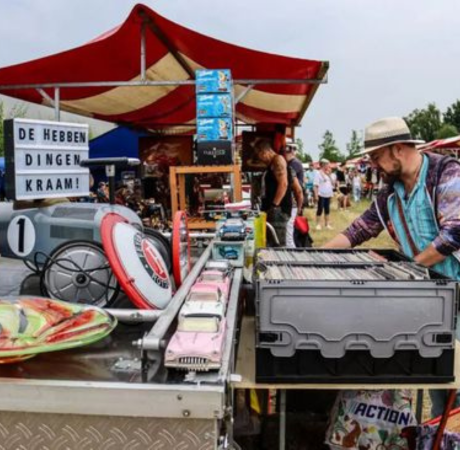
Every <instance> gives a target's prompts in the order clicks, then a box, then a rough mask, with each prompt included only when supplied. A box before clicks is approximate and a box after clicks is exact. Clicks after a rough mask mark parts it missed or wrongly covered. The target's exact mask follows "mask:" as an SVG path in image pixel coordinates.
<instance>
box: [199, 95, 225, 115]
mask: <svg viewBox="0 0 460 450" xmlns="http://www.w3.org/2000/svg"><path fill="white" fill-rule="evenodd" d="M232 113H233V104H232V96H231V94H198V95H197V96H196V116H197V117H205V118H210V117H232Z"/></svg>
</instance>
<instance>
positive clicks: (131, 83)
mask: <svg viewBox="0 0 460 450" xmlns="http://www.w3.org/2000/svg"><path fill="white" fill-rule="evenodd" d="M233 83H234V84H253V85H259V84H269V85H270V84H314V85H316V84H318V85H319V84H326V83H327V80H326V79H317V78H305V79H296V80H294V79H292V80H289V79H264V80H252V79H251V80H246V79H240V80H233ZM185 85H195V80H181V81H173V80H171V81H150V80H147V81H140V80H138V81H136V80H131V81H83V82H78V81H76V82H67V83H65V82H63V83H30V84H2V85H0V90H2V91H8V90H17V89H54V88H79V87H131V86H132V87H136V86H185ZM311 97H312V95H311V94H310V96H309V99H310V98H311ZM309 101H310V100H309ZM307 106H308V105H307Z"/></svg>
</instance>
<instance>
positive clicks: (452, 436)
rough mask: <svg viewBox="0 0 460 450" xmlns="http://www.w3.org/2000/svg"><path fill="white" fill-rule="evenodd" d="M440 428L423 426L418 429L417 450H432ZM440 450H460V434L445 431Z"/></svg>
mask: <svg viewBox="0 0 460 450" xmlns="http://www.w3.org/2000/svg"><path fill="white" fill-rule="evenodd" d="M437 430H438V426H437V425H436V426H433V425H422V426H420V427H418V428H417V441H416V442H417V447H416V450H431V449H432V448H433V444H434V441H435V439H436V432H437ZM439 449H440V450H459V449H460V434H458V433H451V432H449V431H444V434H443V436H442V441H441V445H440V447H439Z"/></svg>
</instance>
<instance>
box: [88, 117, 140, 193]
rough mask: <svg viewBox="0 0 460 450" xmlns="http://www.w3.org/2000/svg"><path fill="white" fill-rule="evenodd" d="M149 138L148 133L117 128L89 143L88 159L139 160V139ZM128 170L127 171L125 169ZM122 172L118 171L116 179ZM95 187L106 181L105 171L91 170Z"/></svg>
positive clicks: (99, 168)
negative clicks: (120, 158)
mask: <svg viewBox="0 0 460 450" xmlns="http://www.w3.org/2000/svg"><path fill="white" fill-rule="evenodd" d="M145 136H149V133H146V132H143V131H137V130H133V129H131V128H128V127H124V126H121V127H118V128H114V129H113V130H110V131H108V132H107V133H104V134H101V135H100V136H98V137H97V138H94V139H91V140H90V141H89V157H90V159H91V158H117V157H127V158H139V138H140V137H145ZM126 170H128V169H126ZM122 171H123V170H121V171H120V170H118V171H117V174H116V178H117V179H119V178H120V174H121V172H122ZM91 174H92V175H93V178H94V182H95V186H97V184H98V183H99V181H106V180H107V177H106V175H105V169H104V168H103V167H95V168H94V169H91Z"/></svg>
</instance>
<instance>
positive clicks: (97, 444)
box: [0, 412, 217, 450]
mask: <svg viewBox="0 0 460 450" xmlns="http://www.w3.org/2000/svg"><path fill="white" fill-rule="evenodd" d="M216 429H217V423H216V422H215V421H213V420H198V419H197V420H195V419H182V420H181V419H150V418H144V417H104V416H80V415H70V414H67V415H64V414H59V415H58V414H30V413H12V412H1V413H0V450H93V449H94V450H195V449H196V450H211V449H215V448H216V447H217V444H216V442H217V432H216Z"/></svg>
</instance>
